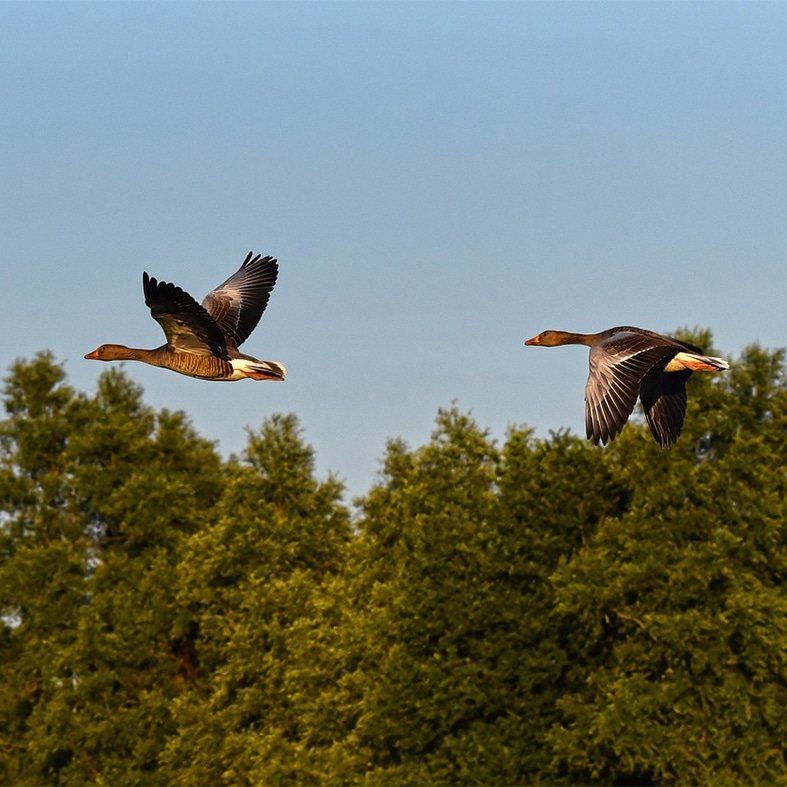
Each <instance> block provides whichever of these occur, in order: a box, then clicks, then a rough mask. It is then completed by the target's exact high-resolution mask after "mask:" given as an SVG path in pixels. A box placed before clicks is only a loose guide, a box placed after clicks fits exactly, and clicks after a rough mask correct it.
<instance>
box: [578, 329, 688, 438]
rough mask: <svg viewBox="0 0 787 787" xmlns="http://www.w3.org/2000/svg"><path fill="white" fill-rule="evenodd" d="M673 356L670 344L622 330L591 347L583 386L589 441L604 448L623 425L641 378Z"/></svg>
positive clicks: (632, 406) (586, 428) (630, 409)
mask: <svg viewBox="0 0 787 787" xmlns="http://www.w3.org/2000/svg"><path fill="white" fill-rule="evenodd" d="M674 354H675V347H674V345H672V343H669V344H667V343H665V344H660V343H657V341H656V339H654V336H653V335H648V334H646V333H640V332H634V331H627V330H622V331H619V332H616V333H613V334H612V335H610V336H607V337H605V338H602V339H601V340H600V341H598V342H596V343H595V344H593V345H592V346H591V348H590V375H589V376H588V381H587V386H586V387H585V430H586V433H587V436H588V439H589V440H592V441H593V442H594V443H596V444H598V443H599V442H601V443H603V444H604V445H606V444H607V442H609V441H610V440H613V439H614V438H615V437H616V436H617V435H618V434H619V433H620V430H621V429H622V428H623V426H624V425H625V423H626V421H627V420H628V417H629V416H630V415H631V411H632V410H633V409H634V405H635V404H636V403H637V397H638V396H639V395H640V384H641V382H642V380H643V378H644V377H645V376H646V375H647V374H648V372H650V370H651V369H652V368H653V367H654V366H655V365H656V364H658V363H659V362H663V363H664V364H666V362H667V360H668V359H669V358H671V357H672V356H673V355H674Z"/></svg>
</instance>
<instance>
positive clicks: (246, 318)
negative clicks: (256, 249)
mask: <svg viewBox="0 0 787 787" xmlns="http://www.w3.org/2000/svg"><path fill="white" fill-rule="evenodd" d="M278 273H279V265H278V263H277V262H276V260H275V259H273V257H263V256H261V255H259V254H258V255H257V256H256V257H252V253H251V252H249V253H248V256H247V257H246V260H245V261H244V263H243V265H241V267H240V269H239V270H238V271H236V272H235V273H233V274H232V276H230V277H229V279H227V281H225V282H224V283H223V284H220V285H219V286H218V287H216V289H215V290H213V292H210V293H208V294H207V295H206V296H205V300H203V301H202V305H203V307H204V308H205V310H206V311H207V312H208V314H209V315H210V316H211V317H212V318H213V320H214V321H215V322H216V324H217V325H218V326H219V328H220V329H221V331H222V332H223V333H224V335H225V336H226V338H227V342H228V343H229V344H230V345H231V346H232V347H235V348H237V347H239V346H240V345H241V344H243V342H245V341H246V339H248V338H249V334H250V333H251V332H252V331H253V330H254V329H255V328H256V327H257V323H258V322H259V321H260V317H262V313H263V312H264V311H265V307H266V306H267V305H268V300H269V299H270V296H271V291H272V290H273V286H274V285H275V284H276V277H277V276H278Z"/></svg>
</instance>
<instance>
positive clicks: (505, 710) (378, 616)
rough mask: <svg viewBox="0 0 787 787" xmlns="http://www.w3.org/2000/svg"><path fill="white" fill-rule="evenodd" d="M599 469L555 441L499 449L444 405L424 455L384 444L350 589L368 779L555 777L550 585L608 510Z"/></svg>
mask: <svg viewBox="0 0 787 787" xmlns="http://www.w3.org/2000/svg"><path fill="white" fill-rule="evenodd" d="M598 465H599V462H598V454H597V452H594V451H593V450H592V449H591V448H590V447H589V446H586V445H584V444H583V443H581V442H580V441H578V440H577V439H574V438H569V437H567V436H565V435H557V436H555V437H553V439H552V440H550V441H547V442H537V441H535V440H533V438H532V435H531V434H530V432H529V431H527V430H511V432H510V433H509V436H508V439H507V441H506V444H505V446H504V448H503V450H502V451H500V450H498V449H497V447H496V446H495V445H494V442H493V441H491V440H490V439H489V437H488V435H487V434H486V433H485V432H483V431H481V430H480V429H479V428H478V426H477V425H476V424H475V422H474V421H473V420H472V419H471V418H469V417H468V416H465V415H461V414H459V413H458V412H457V411H456V410H455V409H452V410H449V411H442V412H441V413H440V414H439V416H438V424H437V429H436V431H435V433H434V434H433V435H432V439H431V441H430V443H429V444H428V445H426V446H424V447H422V448H419V449H417V450H415V451H411V450H409V449H408V448H407V446H405V445H404V444H403V443H401V442H400V441H393V442H392V443H391V444H390V445H389V447H388V453H387V456H386V458H385V463H384V468H383V473H382V477H381V481H380V483H379V484H378V485H377V486H376V487H375V488H374V489H373V490H372V491H371V493H370V494H369V495H368V497H367V498H366V499H365V500H364V501H363V506H362V517H361V519H360V521H359V530H360V532H359V536H358V538H357V539H356V543H355V548H354V558H353V563H352V571H351V572H350V573H351V575H352V576H353V579H352V582H351V590H350V592H349V593H348V597H349V598H351V599H354V621H353V626H352V632H353V634H354V636H355V637H356V640H355V643H354V644H355V648H356V649H357V650H358V657H357V664H358V669H357V672H356V673H355V674H354V675H348V676H347V678H346V683H347V685H348V686H351V687H352V688H353V689H354V691H355V694H356V696H357V697H358V698H359V699H358V701H357V707H358V710H357V717H358V718H357V722H356V724H355V727H354V729H353V732H352V735H351V737H350V739H348V741H347V743H348V745H351V746H352V747H354V753H355V756H356V758H357V762H358V763H359V767H361V768H362V769H363V770H364V772H365V781H370V782H371V783H385V784H404V783H411V784H425V783H438V784H463V783H470V782H473V783H482V784H502V783H506V784H511V783H517V782H522V781H528V782H534V781H540V780H543V781H554V774H553V773H552V772H551V761H550V756H549V752H548V751H547V749H546V747H545V735H546V732H547V730H548V729H549V724H550V721H551V719H552V718H553V716H554V706H555V701H556V699H557V696H558V691H559V687H560V681H561V675H562V673H563V671H564V668H565V667H564V662H565V656H564V653H563V652H562V651H561V649H560V647H559V642H558V640H557V638H556V637H555V636H554V635H553V633H552V631H551V630H550V627H549V624H548V611H549V609H550V606H551V600H550V594H551V588H550V585H549V582H548V579H549V575H550V573H551V571H553V570H554V569H555V568H556V567H557V565H558V563H559V562H560V560H561V559H563V558H564V557H565V556H567V555H569V554H571V552H572V550H574V549H576V548H577V547H578V546H579V545H580V544H581V542H582V538H583V534H584V532H585V531H586V530H587V529H589V528H592V527H593V525H594V524H595V523H596V522H597V521H598V520H599V518H601V517H603V516H605V515H606V514H607V513H609V512H615V511H616V505H617V497H616V495H617V494H618V490H617V489H616V488H612V489H611V490H610V486H613V487H614V485H611V482H610V480H609V479H608V478H607V477H606V475H605V474H604V473H603V471H601V472H598V470H597V468H598ZM561 472H562V473H566V475H565V476H560V475H559V473H561ZM583 482H584V483H585V486H584V488H582V490H581V492H580V493H579V494H578V493H577V483H583ZM610 500H612V502H610Z"/></svg>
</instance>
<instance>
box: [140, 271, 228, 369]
mask: <svg viewBox="0 0 787 787" xmlns="http://www.w3.org/2000/svg"><path fill="white" fill-rule="evenodd" d="M142 289H143V290H144V292H145V303H146V304H147V306H148V307H149V308H150V314H151V316H152V317H153V319H154V320H155V321H156V322H157V323H158V324H159V325H160V326H161V328H162V330H163V331H164V335H165V336H166V337H167V344H168V345H169V346H170V347H172V348H174V349H178V350H186V351H187V352H190V353H195V354H197V355H216V356H218V357H219V358H224V359H225V360H229V353H228V352H227V343H226V341H225V339H224V335H223V334H222V332H221V330H220V329H219V326H218V325H216V323H215V322H214V321H213V318H212V317H211V316H210V315H209V314H208V312H207V311H205V309H204V308H203V307H202V306H200V305H199V304H198V303H197V302H196V301H195V300H194V298H192V297H191V295H189V294H188V293H187V292H184V291H183V290H182V289H181V288H180V287H177V286H175V285H174V284H170V283H169V282H166V281H157V280H156V279H155V278H153V277H152V276H148V274H147V273H143V274H142Z"/></svg>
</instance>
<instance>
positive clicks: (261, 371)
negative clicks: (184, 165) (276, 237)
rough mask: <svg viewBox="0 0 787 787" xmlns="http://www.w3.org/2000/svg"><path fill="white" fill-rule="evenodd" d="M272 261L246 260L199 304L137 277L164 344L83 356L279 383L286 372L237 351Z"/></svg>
mask: <svg viewBox="0 0 787 787" xmlns="http://www.w3.org/2000/svg"><path fill="white" fill-rule="evenodd" d="M278 270H279V269H278V263H277V262H276V260H275V259H273V258H272V257H262V256H261V255H259V254H258V255H257V256H252V253H251V252H249V254H248V256H247V257H246V260H245V261H244V263H243V265H241V267H240V268H239V269H238V270H237V271H236V272H235V273H234V274H233V275H232V276H230V277H229V278H228V279H227V280H226V281H225V282H223V283H222V284H220V285H219V286H218V287H216V289H215V290H213V291H212V292H210V293H208V295H207V296H206V297H205V299H204V300H203V302H202V304H201V305H200V304H199V303H197V302H196V301H195V300H194V298H192V297H191V295H189V294H188V293H187V292H185V291H184V290H182V289H181V288H180V287H177V286H175V285H174V284H170V283H169V282H164V281H157V280H156V279H154V278H153V277H152V276H148V274H147V273H143V274H142V288H143V290H144V293H145V303H146V304H147V306H148V307H149V308H150V314H151V316H152V317H153V319H154V320H156V322H158V323H159V325H160V326H161V328H162V330H163V331H164V335H165V336H166V337H167V342H166V344H163V345H162V346H161V347H157V348H156V349H154V350H144V349H137V348H134V347H126V346H125V345H122V344H102V345H101V346H100V347H98V348H97V349H96V350H93V352H91V353H88V354H87V355H86V356H85V358H87V359H89V360H96V361H141V362H142V363H146V364H148V365H150V366H160V367H162V368H163V369H171V370H172V371H173V372H178V373H179V374H185V375H188V376H189V377H197V378H199V379H201V380H228V381H229V380H242V379H244V378H247V377H248V378H250V379H252V380H283V379H284V378H285V377H286V376H287V370H286V368H285V367H284V365H283V364H281V363H278V362H276V361H260V360H258V359H257V358H254V357H252V356H251V355H246V354H244V353H241V352H240V351H239V350H238V347H239V346H240V345H241V344H242V343H243V342H244V341H245V340H246V339H247V338H248V336H249V334H250V333H251V332H252V331H253V330H254V328H255V327H256V326H257V323H259V321H260V318H261V317H262V313H263V312H264V311H265V307H266V306H267V304H268V300H269V299H270V294H271V291H272V290H273V287H274V285H275V284H276V278H277V276H278Z"/></svg>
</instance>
